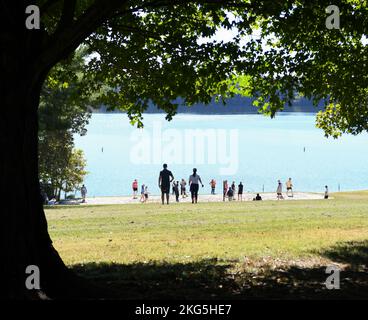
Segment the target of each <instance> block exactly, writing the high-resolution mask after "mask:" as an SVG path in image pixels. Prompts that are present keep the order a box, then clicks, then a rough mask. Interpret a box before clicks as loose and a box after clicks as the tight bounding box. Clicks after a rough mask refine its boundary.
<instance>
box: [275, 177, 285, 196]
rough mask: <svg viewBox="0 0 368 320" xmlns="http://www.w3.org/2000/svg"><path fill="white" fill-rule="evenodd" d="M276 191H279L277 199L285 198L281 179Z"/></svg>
mask: <svg viewBox="0 0 368 320" xmlns="http://www.w3.org/2000/svg"><path fill="white" fill-rule="evenodd" d="M276 193H277V200H282V199H284V197H283V196H282V183H281V181H280V180H278V185H277V190H276Z"/></svg>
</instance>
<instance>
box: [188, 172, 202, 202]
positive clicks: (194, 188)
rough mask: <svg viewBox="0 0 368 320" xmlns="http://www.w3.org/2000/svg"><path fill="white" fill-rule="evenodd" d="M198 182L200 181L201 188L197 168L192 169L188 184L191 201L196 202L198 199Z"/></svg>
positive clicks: (200, 181)
mask: <svg viewBox="0 0 368 320" xmlns="http://www.w3.org/2000/svg"><path fill="white" fill-rule="evenodd" d="M199 183H201V185H202V188H203V187H204V185H203V183H202V180H201V177H200V176H199V175H198V174H197V169H196V168H194V169H193V174H192V175H191V176H190V177H189V186H190V193H191V195H192V203H197V201H198V190H199Z"/></svg>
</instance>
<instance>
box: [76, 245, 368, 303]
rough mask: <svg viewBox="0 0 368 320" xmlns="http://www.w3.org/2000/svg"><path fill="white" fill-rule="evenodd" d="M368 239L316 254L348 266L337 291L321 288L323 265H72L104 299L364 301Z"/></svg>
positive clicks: (366, 296) (367, 282) (212, 262)
mask: <svg viewBox="0 0 368 320" xmlns="http://www.w3.org/2000/svg"><path fill="white" fill-rule="evenodd" d="M367 252H368V241H362V242H346V243H339V244H338V245H336V246H335V247H333V248H330V249H329V250H326V251H324V252H319V254H320V255H322V256H325V257H328V258H330V259H331V260H332V261H334V262H336V263H344V265H346V266H347V267H346V268H345V269H344V270H342V271H341V275H340V276H341V280H340V287H341V289H340V290H328V289H326V286H325V285H324V282H325V281H326V278H327V276H328V275H327V274H326V273H325V270H326V266H317V267H311V268H306V267H304V268H301V267H297V266H295V265H294V266H293V265H290V264H289V265H283V266H280V265H279V266H272V265H270V264H267V265H262V266H259V265H257V268H249V266H245V265H242V263H240V262H237V263H234V262H226V261H219V260H217V259H208V260H201V261H198V262H192V263H173V264H171V263H153V262H151V263H134V264H106V263H101V264H96V263H89V264H85V265H75V266H73V267H72V268H73V270H74V271H75V272H76V273H77V274H79V275H81V276H83V277H85V278H87V279H90V280H93V281H94V283H95V284H96V285H97V286H98V287H101V288H109V289H108V291H105V292H104V293H103V298H107V299H368V273H367V264H366V263H367Z"/></svg>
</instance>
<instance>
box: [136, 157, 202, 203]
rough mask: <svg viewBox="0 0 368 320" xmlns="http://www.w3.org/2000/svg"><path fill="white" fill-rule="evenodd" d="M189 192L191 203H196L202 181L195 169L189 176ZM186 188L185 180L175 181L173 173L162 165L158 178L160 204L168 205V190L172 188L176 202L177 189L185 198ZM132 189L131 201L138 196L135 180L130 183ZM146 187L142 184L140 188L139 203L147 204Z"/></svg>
mask: <svg viewBox="0 0 368 320" xmlns="http://www.w3.org/2000/svg"><path fill="white" fill-rule="evenodd" d="M188 183H189V191H190V194H191V198H192V203H197V202H198V191H199V185H201V186H202V188H203V187H204V185H203V183H202V179H201V177H200V176H199V174H198V173H197V169H196V168H193V173H192V174H191V175H190V176H189V180H188ZM186 186H187V182H186V181H185V179H181V181H180V182H179V181H175V178H174V175H173V173H172V172H171V171H170V170H168V169H167V164H166V163H165V164H164V165H163V170H161V171H160V174H159V177H158V187H159V188H160V190H161V202H162V204H164V203H165V199H166V203H167V204H169V202H170V188H172V193H173V194H174V195H175V198H176V202H179V188H180V195H181V196H182V198H186V197H187V192H186ZM132 189H133V199H137V195H138V181H137V179H135V180H134V181H133V183H132ZM148 195H149V192H148V186H146V185H144V184H142V186H141V198H140V201H141V202H143V203H144V202H147V200H148Z"/></svg>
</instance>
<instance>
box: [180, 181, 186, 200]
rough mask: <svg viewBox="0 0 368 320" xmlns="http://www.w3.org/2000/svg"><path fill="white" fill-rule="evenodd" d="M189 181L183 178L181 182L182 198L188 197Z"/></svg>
mask: <svg viewBox="0 0 368 320" xmlns="http://www.w3.org/2000/svg"><path fill="white" fill-rule="evenodd" d="M186 186H187V182H186V181H185V180H184V179H181V182H180V194H181V196H182V198H183V199H184V198H186V197H187V190H186V189H187V188H186Z"/></svg>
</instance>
